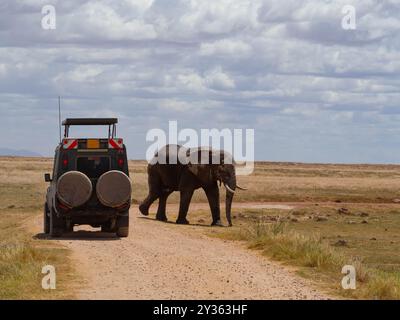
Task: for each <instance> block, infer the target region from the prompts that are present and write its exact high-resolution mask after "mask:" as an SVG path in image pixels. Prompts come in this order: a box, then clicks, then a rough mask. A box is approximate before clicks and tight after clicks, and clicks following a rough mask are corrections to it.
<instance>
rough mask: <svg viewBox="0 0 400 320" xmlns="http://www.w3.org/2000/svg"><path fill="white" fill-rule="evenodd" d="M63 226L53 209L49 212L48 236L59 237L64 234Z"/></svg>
mask: <svg viewBox="0 0 400 320" xmlns="http://www.w3.org/2000/svg"><path fill="white" fill-rule="evenodd" d="M64 228H65V225H64V223H63V220H62V219H60V218H58V217H57V216H56V213H55V212H54V210H53V209H51V210H50V236H52V237H55V238H57V237H61V235H62V234H63V232H64Z"/></svg>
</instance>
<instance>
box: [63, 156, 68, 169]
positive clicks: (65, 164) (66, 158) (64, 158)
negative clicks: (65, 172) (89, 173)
mask: <svg viewBox="0 0 400 320" xmlns="http://www.w3.org/2000/svg"><path fill="white" fill-rule="evenodd" d="M62 166H63V169H67V168H68V157H67V156H64V157H63V159H62Z"/></svg>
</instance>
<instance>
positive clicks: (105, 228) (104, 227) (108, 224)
mask: <svg viewBox="0 0 400 320" xmlns="http://www.w3.org/2000/svg"><path fill="white" fill-rule="evenodd" d="M101 232H113V230H111V221H107V222H105V223H103V224H102V225H101Z"/></svg>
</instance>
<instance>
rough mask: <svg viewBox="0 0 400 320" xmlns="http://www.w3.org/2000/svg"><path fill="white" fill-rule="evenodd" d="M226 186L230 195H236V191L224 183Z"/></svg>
mask: <svg viewBox="0 0 400 320" xmlns="http://www.w3.org/2000/svg"><path fill="white" fill-rule="evenodd" d="M224 186H225V188H226V190H228V191H229V192H230V193H235V190H232V189H231V188H229V186H228V185H227V184H226V183H224Z"/></svg>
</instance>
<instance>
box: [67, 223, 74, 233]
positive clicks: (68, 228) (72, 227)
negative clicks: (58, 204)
mask: <svg viewBox="0 0 400 320" xmlns="http://www.w3.org/2000/svg"><path fill="white" fill-rule="evenodd" d="M65 232H68V233H70V232H74V224H73V223H72V222H71V221H69V222H68V221H65Z"/></svg>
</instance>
